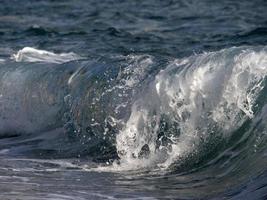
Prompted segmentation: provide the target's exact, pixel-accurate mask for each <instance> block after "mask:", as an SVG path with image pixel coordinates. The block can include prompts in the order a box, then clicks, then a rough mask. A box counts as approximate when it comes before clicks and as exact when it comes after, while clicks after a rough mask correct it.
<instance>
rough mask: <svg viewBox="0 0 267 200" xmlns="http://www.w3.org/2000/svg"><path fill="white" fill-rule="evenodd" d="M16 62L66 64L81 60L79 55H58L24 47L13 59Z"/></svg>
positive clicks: (71, 53)
mask: <svg viewBox="0 0 267 200" xmlns="http://www.w3.org/2000/svg"><path fill="white" fill-rule="evenodd" d="M11 58H12V59H14V60H15V61H16V62H47V63H58V64H60V63H65V62H69V61H72V60H78V59H81V58H82V57H80V56H79V55H77V54H75V53H73V52H70V53H60V54H56V53H53V52H49V51H45V50H39V49H35V48H32V47H24V48H23V49H21V50H19V51H18V52H17V53H16V54H13V56H12V57H11Z"/></svg>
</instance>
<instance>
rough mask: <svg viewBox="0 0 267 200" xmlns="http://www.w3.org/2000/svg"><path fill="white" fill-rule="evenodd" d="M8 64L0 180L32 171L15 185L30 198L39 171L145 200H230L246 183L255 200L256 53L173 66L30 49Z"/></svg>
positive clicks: (260, 53)
mask: <svg viewBox="0 0 267 200" xmlns="http://www.w3.org/2000/svg"><path fill="white" fill-rule="evenodd" d="M25 49H26V50H27V51H25ZM28 50H29V51H28ZM29 53H30V54H29ZM16 55H17V56H16ZM16 55H15V56H14V57H15V60H14V59H13V58H11V59H10V60H6V61H5V63H4V64H2V65H1V68H0V81H1V87H0V94H1V99H0V100H1V107H0V109H1V115H0V117H1V123H0V125H1V126H0V128H1V129H0V136H1V140H0V142H1V155H2V156H3V160H5V162H4V163H5V165H6V167H3V168H1V171H3V173H4V171H6V170H7V171H8V170H9V169H12V171H15V172H16V173H18V174H19V176H21V175H22V174H24V173H29V172H30V173H36V175H35V176H36V178H37V179H34V180H28V179H27V178H25V184H26V185H28V184H29V185H30V186H29V187H30V189H33V188H34V187H35V184H37V183H35V182H36V181H38V177H39V175H40V174H39V173H41V174H42V176H46V173H48V172H49V173H48V176H50V175H49V174H50V173H67V174H68V173H70V174H69V175H70V176H72V175H73V176H74V177H76V176H79V175H80V174H84V173H89V174H91V175H92V176H95V174H98V173H101V174H102V173H103V174H105V175H104V177H105V176H107V177H110V176H111V175H112V176H113V175H115V177H116V178H115V179H113V178H111V180H109V181H115V183H116V184H115V185H116V186H115V187H118V188H120V187H122V185H123V184H126V185H127V184H128V186H131V188H132V187H133V188H135V189H136V190H137V191H139V190H141V191H143V192H144V195H148V197H152V196H151V194H149V193H146V192H145V190H144V188H143V189H142V187H149V185H150V186H151V185H153V186H155V187H156V188H160V189H161V190H164V191H165V190H166V191H168V192H170V193H169V194H168V195H169V198H173V197H174V196H176V195H177V191H179V195H180V196H179V198H193V199H194V198H198V197H203V198H204V197H211V198H212V197H215V196H216V195H218V194H220V195H222V196H221V197H223V195H230V196H231V195H234V196H235V195H236V197H237V198H239V195H241V196H242V195H243V193H244V194H246V193H248V191H247V190H245V191H243V187H245V185H247V184H248V183H249V182H250V181H251V178H253V180H254V179H255V181H256V180H258V179H259V180H260V184H259V185H260V186H259V188H258V189H259V191H260V192H259V197H261V198H263V197H264V194H265V193H264V191H265V186H264V185H265V184H264V180H265V178H264V177H265V175H264V174H265V170H266V155H267V154H266V148H267V146H266V139H267V134H266V133H267V132H266V131H267V130H266V124H265V118H266V75H267V71H266V69H267V50H266V47H264V46H258V47H246V46H244V47H233V48H229V49H223V50H220V51H216V52H206V53H202V54H197V55H192V56H190V57H185V58H181V59H180V58H179V59H170V58H168V59H167V58H164V57H162V58H156V57H154V56H152V55H148V54H147V55H128V56H115V57H112V58H109V59H106V58H101V59H98V60H88V59H84V58H83V59H80V57H79V56H76V57H75V60H74V61H72V59H73V54H54V53H52V52H51V53H50V52H47V51H43V50H34V49H31V48H24V49H23V50H22V51H19V52H18V54H16ZM40 56H41V57H42V59H40ZM62 56H63V57H64V58H65V56H70V59H69V60H68V59H65V61H66V62H61V61H60V60H61V59H63V57H62ZM16 57H21V58H23V59H22V60H18V59H16ZM63 60H64V59H63ZM10 156H12V157H13V159H12V158H10ZM22 158H23V159H22ZM57 159H60V160H59V161H57ZM13 161H14V163H13ZM12 165H15V166H12ZM24 165H25V167H23V166H24ZM17 171H18V172H17ZM12 173H13V172H12ZM21 173H22V174H21ZM91 175H90V176H91ZM23 176H24V175H22V177H23ZM7 178H8V177H6V178H5V179H7ZM33 178H34V177H33ZM166 178H167V179H168V180H167V182H166ZM26 179H27V180H26ZM117 179H118V180H117ZM52 180H54V177H53V178H52ZM253 180H252V182H253ZM10 181H11V182H12V183H13V181H15V182H16V180H15V179H14V180H13V179H12V180H10ZM109 181H108V183H107V184H110V182H109ZM256 182H257V181H256ZM48 184H53V183H49V182H48ZM100 184H103V183H102V182H101V183H100ZM121 184H122V185H121ZM139 184H140V185H141V186H142V187H141V188H140V187H139ZM249 184H250V183H249ZM253 185H254V184H253ZM76 186H77V187H82V186H81V185H79V184H78V185H75V187H76ZM166 186H168V188H165V187H166ZM225 186H227V188H225ZM18 187H19V186H18ZM23 187H24V184H23ZM46 189H47V190H50V189H49V187H48V188H46ZM105 189H107V188H105ZM135 189H133V190H134V191H135ZM150 189H151V188H150ZM154 189H155V188H154ZM154 189H153V188H152V189H151V191H154ZM59 190H60V189H59ZM211 191H212V192H211ZM262 191H263V193H262ZM132 192H133V191H132ZM225 192H226V193H225ZM119 193H120V192H119ZM188 193H190V195H189V196H188V195H187V194H188ZM90 194H91V195H92V197H95V198H96V197H97V198H101V197H102V196H101V195H102V192H100V194H101V195H100V194H95V195H96V196H94V195H93V193H90ZM4 195H5V194H4ZM36 195H41V193H40V194H36ZM98 195H100V196H98ZM109 195H111V196H109V197H105V198H117V197H116V195H118V194H116V195H115V196H112V194H109ZM121 195H122V194H121ZM125 195H130V193H127V192H126V194H125ZM162 195H163V196H165V195H164V194H162ZM261 195H263V196H261ZM11 196H12V195H11ZM157 196H158V197H159V198H160V197H163V196H161V194H160V193H159V194H157ZM48 197H49V196H47V195H45V198H48ZM124 197H125V196H124ZM134 197H135V195H133V198H134ZM165 197H166V196H165ZM25 198H28V197H27V196H25ZM49 198H50V197H49ZM51 198H55V197H51ZM59 198H62V199H64V198H65V197H63V196H62V197H59ZM68 198H72V197H70V196H67V197H66V199H68ZM103 198H104V197H103ZM121 198H123V195H122V196H121Z"/></svg>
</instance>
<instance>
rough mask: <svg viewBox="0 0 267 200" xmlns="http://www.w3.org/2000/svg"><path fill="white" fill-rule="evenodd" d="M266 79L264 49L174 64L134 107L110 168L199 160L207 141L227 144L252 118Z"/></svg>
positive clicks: (233, 51)
mask: <svg viewBox="0 0 267 200" xmlns="http://www.w3.org/2000/svg"><path fill="white" fill-rule="evenodd" d="M266 75H267V51H266V48H263V49H256V50H255V49H250V48H247V49H244V48H230V49H224V50H221V51H218V52H209V53H203V54H200V55H194V56H191V57H188V58H185V59H177V60H174V61H173V62H171V63H170V64H169V65H168V66H167V67H166V68H165V69H163V70H161V71H160V72H159V73H158V74H157V75H156V76H155V79H154V80H153V81H152V82H151V83H150V84H149V86H148V87H147V88H146V89H144V92H141V94H140V97H139V98H137V99H136V101H135V102H134V103H133V105H132V108H131V115H130V117H129V119H128V120H127V122H126V123H125V126H124V127H123V128H122V130H121V131H120V133H119V134H118V135H117V138H116V141H117V150H118V154H119V156H120V164H119V165H118V164H117V163H115V164H113V167H114V168H116V169H118V170H122V169H126V170H135V169H140V168H148V167H150V168H151V167H152V168H155V167H156V168H163V169H166V168H168V167H170V166H171V165H173V164H174V163H175V165H176V166H177V165H178V166H179V165H181V164H182V163H183V162H184V160H188V159H190V157H193V158H196V156H195V155H197V156H198V157H201V151H203V150H201V149H204V148H203V146H205V144H207V143H208V142H209V140H211V138H214V137H215V138H217V141H221V140H227V139H229V138H230V136H231V135H232V134H233V132H234V131H235V130H237V129H238V128H239V127H241V125H242V124H244V122H245V121H247V120H249V119H253V118H254V115H255V113H254V112H255V111H254V110H255V109H256V107H257V103H256V101H257V99H258V97H259V95H260V92H261V91H262V90H263V88H264V81H265V77H266ZM214 146H216V142H215V143H213V144H212V146H211V147H210V150H211V151H212V149H213V148H215V147H214ZM202 153H203V152H202ZM205 153H208V152H204V154H205Z"/></svg>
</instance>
